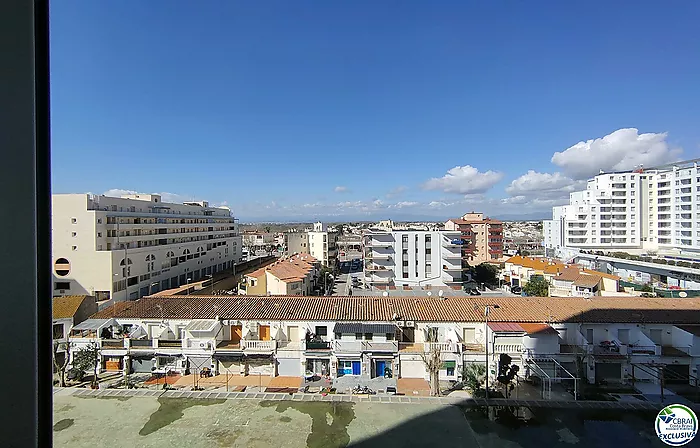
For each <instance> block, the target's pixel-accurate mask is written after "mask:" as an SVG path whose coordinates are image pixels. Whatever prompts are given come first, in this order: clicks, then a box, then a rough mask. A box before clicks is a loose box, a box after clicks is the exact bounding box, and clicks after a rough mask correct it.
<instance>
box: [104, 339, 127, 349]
mask: <svg viewBox="0 0 700 448" xmlns="http://www.w3.org/2000/svg"><path fill="white" fill-rule="evenodd" d="M101 345H102V347H103V348H124V347H125V345H124V339H102V344H101Z"/></svg>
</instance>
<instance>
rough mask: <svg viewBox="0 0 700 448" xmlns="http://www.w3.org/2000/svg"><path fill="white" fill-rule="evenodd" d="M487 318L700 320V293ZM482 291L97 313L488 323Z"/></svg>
mask: <svg viewBox="0 0 700 448" xmlns="http://www.w3.org/2000/svg"><path fill="white" fill-rule="evenodd" d="M489 302H490V303H492V304H496V305H499V308H493V309H491V312H490V313H489V321H490V322H517V323H521V324H522V323H535V324H542V323H543V322H596V323H606V322H614V323H625V322H631V323H635V322H645V323H673V324H679V325H683V324H697V323H698V322H700V298H686V299H671V298H640V297H594V298H591V299H584V298H582V297H557V298H551V297H490V298H489ZM483 303H484V299H483V298H481V297H446V298H442V299H438V298H436V297H427V295H426V296H424V297H391V296H389V297H323V298H319V297H304V296H272V297H257V296H170V297H147V298H143V299H140V300H137V301H133V302H131V301H130V302H120V303H119V306H118V307H109V308H107V309H105V310H102V311H99V312H98V313H97V314H95V315H94V316H93V317H94V318H110V317H113V316H114V317H120V318H133V319H144V318H162V317H163V316H164V317H165V318H171V319H174V318H181V319H213V318H215V316H217V315H218V316H220V317H221V318H222V319H240V320H246V319H251V320H253V319H255V320H291V321H295V320H299V321H304V320H320V321H368V322H385V321H392V320H393V319H394V314H395V313H396V314H398V315H399V316H400V317H401V319H406V320H414V321H422V322H483V320H484V316H483V312H482V311H481V310H482V307H481V306H480V305H482V304H483Z"/></svg>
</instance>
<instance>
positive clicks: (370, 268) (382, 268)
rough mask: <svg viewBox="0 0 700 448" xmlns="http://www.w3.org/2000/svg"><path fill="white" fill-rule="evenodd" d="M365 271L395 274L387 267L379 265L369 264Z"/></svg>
mask: <svg viewBox="0 0 700 448" xmlns="http://www.w3.org/2000/svg"><path fill="white" fill-rule="evenodd" d="M365 271H369V272H373V271H389V272H393V271H392V270H391V269H387V267H386V266H382V265H379V264H368V265H367V266H365Z"/></svg>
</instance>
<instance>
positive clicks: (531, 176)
mask: <svg viewBox="0 0 700 448" xmlns="http://www.w3.org/2000/svg"><path fill="white" fill-rule="evenodd" d="M585 188H586V182H585V181H575V180H573V179H571V178H570V177H567V176H565V175H563V174H561V173H539V172H537V171H534V170H530V171H528V172H527V173H525V174H523V175H522V176H520V177H518V178H517V179H515V180H514V181H512V182H511V183H510V185H508V187H506V193H508V194H509V195H511V196H513V197H518V196H526V197H531V198H539V199H563V198H568V197H569V193H571V192H573V191H578V190H583V189H585Z"/></svg>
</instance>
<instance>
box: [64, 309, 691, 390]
mask: <svg viewBox="0 0 700 448" xmlns="http://www.w3.org/2000/svg"><path fill="white" fill-rule="evenodd" d="M491 300H492V304H493V305H498V308H495V307H494V308H492V309H491V310H490V313H489V325H488V326H486V325H485V324H484V316H483V313H484V310H483V300H481V299H479V298H472V297H450V298H443V299H439V298H436V297H432V298H431V297H391V298H377V297H327V298H324V300H318V298H315V297H282V296H280V297H275V298H274V300H270V299H268V298H258V297H248V298H241V299H240V300H230V298H226V297H216V296H213V297H201V296H197V297H195V296H171V297H148V298H144V299H141V300H139V301H136V302H126V303H118V304H116V305H114V306H113V307H111V308H108V309H105V310H102V311H100V312H98V313H97V314H96V315H94V316H93V317H92V318H91V319H88V320H86V321H85V322H83V323H81V324H79V325H76V326H75V327H74V329H73V331H72V333H73V335H72V336H71V340H72V341H74V342H75V343H76V344H77V345H81V344H87V343H89V342H91V341H95V342H97V343H98V344H99V346H100V347H101V356H102V362H101V368H102V369H103V370H106V369H108V368H109V369H117V370H124V369H126V370H127V371H129V372H157V373H164V372H167V371H177V372H180V373H187V372H190V373H197V371H199V370H201V369H202V368H204V367H206V368H210V369H211V370H212V371H213V372H214V373H215V374H219V375H220V374H225V373H229V374H234V375H238V374H240V375H246V374H261V375H270V376H275V375H284V376H297V377H300V376H310V375H311V374H318V375H323V376H326V377H328V378H329V379H331V380H332V381H333V384H334V386H338V387H339V390H340V385H344V386H343V387H346V386H347V387H348V388H350V387H352V386H354V385H356V384H357V382H358V381H359V380H360V379H362V380H367V381H369V382H370V383H369V384H373V383H372V381H376V382H377V383H378V384H383V385H391V384H395V381H396V378H421V379H428V373H427V372H426V370H425V367H424V364H423V363H422V361H421V353H426V352H429V351H431V349H432V347H433V346H435V345H437V346H439V348H440V350H441V357H442V359H443V361H444V362H443V365H442V369H441V371H440V378H441V379H446V380H455V381H459V380H460V379H461V378H460V372H461V369H462V367H463V366H464V365H465V364H467V363H474V362H478V363H481V362H486V361H487V357H486V344H488V354H489V355H488V362H489V364H490V365H491V366H493V367H494V368H493V369H490V372H491V373H490V375H492V376H495V366H496V363H497V361H498V359H499V356H500V354H503V353H505V354H508V355H510V356H511V357H512V358H513V362H514V363H515V364H518V365H520V366H521V367H522V368H521V372H522V373H521V376H522V378H521V379H523V380H529V379H532V377H533V376H537V377H539V379H540V380H541V382H543V383H547V382H551V381H553V382H559V381H561V380H562V378H569V379H570V380H571V381H570V383H569V385H570V387H571V388H572V389H574V388H575V386H574V383H575V381H574V379H575V380H576V381H582V380H586V381H588V382H591V383H601V382H605V383H629V382H631V381H632V375H635V377H634V381H638V382H651V383H658V382H659V381H660V379H661V378H662V375H663V378H665V381H666V382H667V383H668V381H670V380H671V379H672V380H673V381H677V382H685V384H692V383H693V382H694V376H693V375H694V373H695V372H696V371H697V368H698V363H699V362H700V325H698V322H700V299H690V298H689V299H652V298H606V297H593V298H591V299H584V298H581V297H563V298H558V299H556V300H557V306H551V300H552V299H549V298H540V297H531V298H528V299H527V300H523V299H522V298H521V297H499V298H493V299H491ZM206 310H208V311H206ZM195 316H196V318H195ZM638 316H639V317H638ZM640 319H643V320H640ZM429 340H430V341H434V342H428V341H429ZM419 361H421V362H419ZM649 366H652V367H649ZM635 367H637V369H636V370H635ZM547 372H549V373H547ZM554 372H559V374H557V375H555V374H554ZM344 377H349V379H351V380H352V381H348V382H345V381H344ZM494 384H495V383H494Z"/></svg>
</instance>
